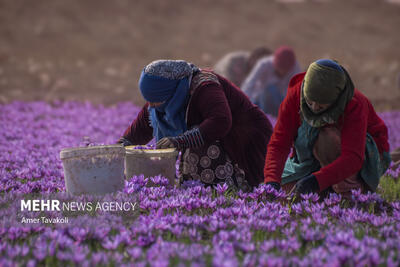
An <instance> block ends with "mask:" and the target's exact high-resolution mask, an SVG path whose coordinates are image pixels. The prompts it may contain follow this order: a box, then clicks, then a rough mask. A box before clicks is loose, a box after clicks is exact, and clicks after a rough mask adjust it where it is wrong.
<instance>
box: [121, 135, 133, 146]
mask: <svg viewBox="0 0 400 267" xmlns="http://www.w3.org/2000/svg"><path fill="white" fill-rule="evenodd" d="M117 144H122V145H123V146H133V144H132V143H131V141H129V140H128V139H126V138H124V137H121V138H120V139H119V140H118V142H117Z"/></svg>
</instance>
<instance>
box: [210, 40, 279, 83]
mask: <svg viewBox="0 0 400 267" xmlns="http://www.w3.org/2000/svg"><path fill="white" fill-rule="evenodd" d="M271 53H272V51H271V50H270V49H268V48H266V47H258V48H256V49H254V50H253V51H235V52H230V53H228V54H226V55H225V56H224V57H223V58H221V59H220V60H219V61H218V62H217V63H216V64H215V66H214V68H213V70H214V72H215V73H217V74H219V75H221V76H224V77H225V78H227V79H228V80H229V81H231V82H233V83H234V84H235V85H236V86H238V87H240V86H241V85H242V83H243V81H244V79H245V78H246V76H247V75H248V74H249V72H250V71H251V69H252V68H253V67H254V65H255V64H256V63H257V61H258V60H259V59H260V58H262V57H265V56H268V55H271Z"/></svg>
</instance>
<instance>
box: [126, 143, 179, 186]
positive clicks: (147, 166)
mask: <svg viewBox="0 0 400 267" xmlns="http://www.w3.org/2000/svg"><path fill="white" fill-rule="evenodd" d="M125 149H126V156H125V175H126V178H128V179H129V178H131V177H132V176H134V175H141V174H143V175H144V177H146V178H149V177H154V176H157V175H162V176H164V177H165V178H168V180H169V184H170V185H172V186H173V185H174V184H175V174H176V166H175V164H176V157H177V156H178V151H177V150H175V149H174V148H167V149H135V146H127V147H125ZM149 185H150V186H151V183H150V184H149Z"/></svg>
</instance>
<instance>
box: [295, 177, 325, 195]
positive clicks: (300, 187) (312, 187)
mask: <svg viewBox="0 0 400 267" xmlns="http://www.w3.org/2000/svg"><path fill="white" fill-rule="evenodd" d="M294 192H295V194H296V195H300V194H309V193H318V192H319V184H318V181H317V179H316V178H315V176H314V175H312V174H311V175H309V176H306V177H304V178H302V179H300V180H299V181H298V182H297V183H296V186H295V189H294Z"/></svg>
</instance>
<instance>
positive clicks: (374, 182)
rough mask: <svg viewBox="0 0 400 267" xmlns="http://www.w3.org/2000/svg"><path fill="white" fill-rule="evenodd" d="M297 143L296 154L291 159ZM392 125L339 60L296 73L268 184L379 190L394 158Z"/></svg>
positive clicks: (298, 189)
mask: <svg viewBox="0 0 400 267" xmlns="http://www.w3.org/2000/svg"><path fill="white" fill-rule="evenodd" d="M291 147H293V150H292V154H291V156H290V157H289V158H288V159H287V156H288V155H289V153H290V150H291ZM388 152H389V144H388V130H387V127H386V125H385V123H384V122H383V121H382V119H380V118H379V116H378V115H377V114H376V112H375V110H374V108H373V106H372V105H371V103H370V101H369V100H368V99H367V98H366V97H365V96H364V95H363V94H362V93H361V92H360V91H358V90H356V89H355V88H354V85H353V82H352V80H351V78H350V76H349V74H348V73H347V71H346V70H345V69H344V68H343V66H341V65H339V64H338V63H337V62H335V61H333V60H329V59H320V60H317V61H316V62H314V63H312V64H311V65H310V66H309V68H308V70H307V72H306V73H301V74H298V75H296V76H294V77H293V78H292V80H291V82H290V84H289V88H288V93H287V96H286V98H285V100H284V101H283V103H282V105H281V106H280V109H279V115H278V120H277V124H276V126H275V128H274V132H273V134H272V137H271V141H270V143H269V145H268V153H267V157H266V162H265V167H264V178H265V182H266V183H267V184H271V185H273V186H275V187H279V186H280V185H282V187H283V188H284V189H285V190H287V191H289V190H291V189H293V190H294V191H295V193H297V194H300V193H311V192H322V191H324V190H327V189H330V190H333V191H334V192H336V193H340V194H342V195H343V196H345V197H350V196H351V190H352V189H361V190H362V191H363V192H365V191H368V190H371V191H374V190H376V188H377V186H378V183H379V179H380V177H381V175H382V174H383V173H384V172H385V171H386V169H387V168H388V166H389V163H390V155H389V153H388Z"/></svg>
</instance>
